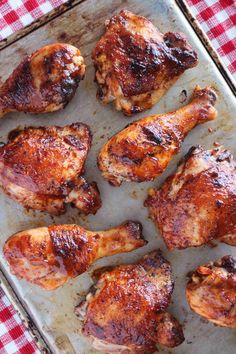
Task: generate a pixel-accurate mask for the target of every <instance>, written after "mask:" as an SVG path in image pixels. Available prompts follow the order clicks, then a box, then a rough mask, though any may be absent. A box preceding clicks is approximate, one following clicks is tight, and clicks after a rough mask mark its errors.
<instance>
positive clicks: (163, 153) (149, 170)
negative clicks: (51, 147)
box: [98, 86, 217, 186]
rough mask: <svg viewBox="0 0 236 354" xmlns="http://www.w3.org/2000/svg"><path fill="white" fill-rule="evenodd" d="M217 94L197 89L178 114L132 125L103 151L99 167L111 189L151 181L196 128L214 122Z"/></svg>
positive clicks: (173, 113) (156, 117) (157, 116)
mask: <svg viewBox="0 0 236 354" xmlns="http://www.w3.org/2000/svg"><path fill="white" fill-rule="evenodd" d="M215 101H216V94H215V92H214V90H213V89H211V88H209V87H207V88H205V89H200V88H199V87H198V86H197V87H196V88H195V90H194V93H193V96H192V100H191V101H190V103H189V104H188V105H186V106H184V107H182V108H179V109H178V110H177V111H175V112H171V113H165V114H158V115H155V116H151V117H145V118H143V119H140V120H137V121H135V122H133V123H131V124H129V125H128V126H127V127H126V128H125V129H123V130H122V131H120V132H119V133H117V134H116V135H114V136H113V137H112V138H111V139H110V140H109V141H108V142H107V143H106V144H105V145H104V146H103V147H102V149H101V151H100V153H99V156H98V167H99V169H100V170H101V172H102V175H103V177H104V178H106V179H107V180H108V181H109V182H110V183H111V184H112V185H114V186H119V185H120V184H121V183H122V182H123V181H126V182H129V181H133V182H144V181H152V180H154V178H155V177H157V176H158V175H160V174H161V173H162V172H163V171H164V170H165V169H166V167H167V165H168V163H169V161H170V160H171V158H172V156H173V155H174V154H177V153H178V151H179V149H180V146H181V143H182V141H183V140H184V138H185V136H186V135H187V134H188V132H189V131H190V130H191V129H193V128H194V127H195V126H196V125H198V124H201V123H204V122H207V121H210V120H212V119H215V117H216V115H217V111H216V109H215V108H214V104H215Z"/></svg>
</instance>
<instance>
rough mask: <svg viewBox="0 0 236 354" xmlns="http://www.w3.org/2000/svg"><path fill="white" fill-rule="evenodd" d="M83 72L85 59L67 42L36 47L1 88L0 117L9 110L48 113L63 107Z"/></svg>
mask: <svg viewBox="0 0 236 354" xmlns="http://www.w3.org/2000/svg"><path fill="white" fill-rule="evenodd" d="M84 73H85V65H84V59H83V57H82V56H81V54H80V51H79V49H77V48H75V47H73V46H72V45H70V44H64V43H55V44H50V45H47V46H45V47H43V48H41V49H38V50H36V51H35V52H34V53H32V54H31V55H28V56H27V57H26V58H25V59H23V61H22V62H21V63H20V64H19V66H18V67H17V68H16V69H15V70H14V71H13V73H12V74H11V75H10V77H9V78H8V79H7V80H6V82H5V83H4V84H3V86H2V87H1V88H0V117H2V116H4V114H6V113H7V112H11V111H20V112H29V113H47V112H52V111H57V110H58V109H61V108H63V107H65V105H66V104H67V103H68V102H69V101H70V100H71V98H72V97H73V96H74V93H75V91H76V89H77V87H78V84H79V82H80V80H82V79H83V77H84Z"/></svg>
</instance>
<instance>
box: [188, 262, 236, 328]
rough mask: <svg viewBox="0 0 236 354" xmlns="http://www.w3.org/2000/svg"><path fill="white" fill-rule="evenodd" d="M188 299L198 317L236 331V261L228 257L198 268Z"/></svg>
mask: <svg viewBox="0 0 236 354" xmlns="http://www.w3.org/2000/svg"><path fill="white" fill-rule="evenodd" d="M186 295H187V300H188V303H189V306H190V307H191V309H192V310H193V311H194V312H196V313H197V314H198V315H200V316H202V317H204V318H206V319H207V320H208V321H211V322H213V323H215V324H216V325H219V326H225V327H231V328H236V259H235V258H233V257H232V256H225V257H223V258H222V259H220V260H218V261H217V262H211V263H209V264H207V265H203V266H200V267H198V268H197V270H196V271H195V272H193V274H192V276H191V279H190V280H189V282H188V284H187V289H186Z"/></svg>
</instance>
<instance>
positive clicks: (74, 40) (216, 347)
mask: <svg viewBox="0 0 236 354" xmlns="http://www.w3.org/2000/svg"><path fill="white" fill-rule="evenodd" d="M122 8H126V9H128V10H131V11H133V12H135V13H137V14H140V15H143V16H146V17H147V18H149V19H150V20H151V21H152V22H153V23H154V24H155V25H156V26H157V27H158V29H159V30H160V31H161V32H167V31H181V32H184V33H186V34H187V36H188V39H189V41H190V43H191V44H192V46H193V47H194V48H195V49H196V50H197V51H198V54H199V65H198V66H197V67H196V68H194V69H191V70H188V71H186V72H185V74H184V75H183V76H182V77H181V78H180V79H179V80H178V82H177V83H176V84H175V85H174V86H173V87H172V88H171V89H170V90H169V91H168V93H167V94H166V95H165V96H164V97H163V98H162V99H161V101H160V102H159V103H158V104H157V105H155V106H154V107H153V108H152V109H151V110H149V111H147V112H144V113H140V114H137V115H135V116H134V117H132V118H125V117H124V116H123V114H122V113H121V112H117V111H115V110H114V108H113V107H112V106H111V105H110V106H102V105H101V104H100V103H99V102H97V101H96V98H95V95H96V85H95V84H94V82H93V78H94V69H93V66H92V63H91V58H90V54H91V50H92V48H93V47H94V45H95V43H96V41H97V40H98V39H99V38H100V36H101V35H102V33H103V32H104V21H105V19H107V18H109V17H110V16H112V15H113V14H114V13H117V12H118V11H120V10H121V9H122ZM56 41H60V42H68V43H71V44H74V45H76V46H78V47H79V48H80V50H81V52H82V54H83V56H84V57H85V61H86V64H87V70H86V76H85V80H84V81H83V82H81V84H80V87H79V89H78V91H77V93H76V96H75V97H74V99H73V100H72V102H71V103H70V104H69V105H68V106H67V107H66V108H65V109H64V110H63V111H59V112H55V113H51V114H45V115H38V116H35V115H34V116H33V115H26V114H24V113H12V114H8V115H7V116H6V117H5V118H4V119H2V120H1V122H0V125H1V128H0V136H1V137H0V140H1V141H6V138H7V134H8V132H9V131H10V130H12V129H14V128H16V127H23V126H28V125H31V126H39V125H52V124H57V125H65V124H71V123H72V122H76V121H81V122H85V123H87V124H89V125H90V127H91V130H92V132H93V146H92V149H91V151H90V153H89V155H88V159H87V163H86V177H87V179H88V180H89V181H92V180H96V181H97V183H98V186H99V189H100V192H101V197H102V201H103V206H102V208H101V209H100V210H99V211H98V213H97V214H96V215H95V216H86V217H85V216H83V215H79V213H78V211H77V210H76V209H72V208H68V209H67V213H66V214H65V215H63V216H60V217H51V216H49V215H46V214H43V213H40V212H33V211H30V212H26V211H25V210H24V209H23V208H22V207H21V206H20V205H18V204H16V203H15V202H14V201H12V200H10V199H8V198H7V197H6V196H4V195H3V194H1V195H0V208H1V214H0V243H1V244H0V247H1V251H0V252H1V265H2V270H3V272H4V274H5V275H6V276H7V278H8V280H9V281H10V283H11V284H12V286H13V288H14V289H15V290H16V293H17V294H18V296H19V297H20V299H21V302H22V303H23V305H24V306H25V308H26V309H27V311H28V312H29V314H30V315H31V317H32V319H33V320H34V322H35V324H36V325H37V327H38V328H39V329H40V331H41V334H42V335H43V337H44V339H45V340H46V342H47V343H48V344H49V346H50V348H51V350H52V352H53V353H68V354H72V353H78V354H92V353H96V351H95V350H93V349H91V346H90V345H89V343H88V341H87V339H85V338H84V337H82V336H81V335H80V329H81V323H80V322H79V320H78V319H77V317H76V316H75V315H74V312H73V311H74V307H75V306H76V305H77V304H78V303H79V302H80V301H81V300H82V299H83V296H84V295H85V294H86V292H87V290H88V289H89V287H90V285H91V284H92V281H91V278H90V274H91V272H92V271H93V270H94V269H96V268H98V267H100V266H104V265H115V264H119V263H128V262H134V261H135V260H137V259H138V258H139V257H141V256H142V255H144V254H146V253H147V252H149V251H150V250H153V249H155V248H161V249H162V250H163V254H164V256H165V257H166V258H167V259H168V260H169V261H170V262H171V263H172V266H173V273H174V276H175V291H174V293H173V296H172V303H171V305H170V311H171V312H172V313H173V314H174V315H175V316H176V317H177V318H178V319H179V321H180V322H181V323H183V325H184V332H185V338H186V340H185V342H184V343H183V344H182V345H181V346H179V347H177V348H175V349H173V350H170V349H168V350H166V349H163V348H161V352H163V353H179V354H185V353H186V354H187V353H188V354H190V353H194V354H213V353H221V352H222V353H224V354H232V353H234V352H235V345H236V336H235V331H234V330H231V329H225V328H219V327H216V326H214V325H212V324H210V323H207V322H206V321H205V320H203V319H202V318H200V317H199V316H197V315H195V314H194V313H193V312H191V311H190V310H189V308H188V305H187V303H186V299H185V284H186V274H187V273H188V272H189V271H191V270H193V269H194V268H196V267H197V266H198V265H199V264H201V263H206V262H208V261H209V260H212V259H217V258H219V257H222V256H223V255H226V254H230V253H231V254H233V255H236V250H235V248H233V247H230V246H226V245H223V244H219V246H218V247H214V248H209V247H200V248H196V249H187V250H183V251H174V252H168V251H167V249H166V247H165V245H164V243H163V241H162V239H161V238H160V236H159V234H158V233H157V231H156V230H155V227H154V225H153V223H152V222H151V220H149V219H148V211H147V209H146V208H144V207H143V201H144V200H145V198H146V196H147V189H148V187H150V186H159V185H160V184H161V183H162V182H163V181H164V179H165V178H166V177H167V176H168V175H169V174H170V173H171V172H173V171H174V170H175V168H176V164H177V162H178V161H179V159H180V158H181V157H182V156H183V155H184V154H185V153H186V152H187V151H188V149H189V148H190V147H191V146H192V145H196V144H202V145H203V146H204V147H206V148H211V147H212V146H213V143H214V141H218V142H219V143H221V144H224V146H225V147H226V148H230V150H231V151H232V153H233V154H234V156H236V146H235V133H236V119H235V116H234V111H235V107H236V102H235V98H234V96H233V95H232V92H231V90H230V89H229V87H228V86H227V84H226V83H225V81H224V80H223V78H222V77H221V75H220V73H219V71H218V70H217V68H216V66H215V64H214V63H213V62H212V60H211V58H210V56H209V55H208V53H207V52H206V50H205V49H204V47H203V46H202V44H201V42H200V41H199V39H198V38H197V36H196V35H195V33H194V31H193V30H192V28H191V26H190V25H189V23H188V22H187V20H186V18H185V17H184V16H183V14H182V13H181V11H180V10H179V8H178V7H177V5H176V4H175V2H174V1H172V0H166V1H164V0H163V1H160V0H159V1H157V0H148V1H145V2H144V1H139V0H128V1H125V0H116V1H109V0H105V1H104V0H103V1H99V2H98V1H96V0H86V1H84V2H83V3H81V4H79V5H78V6H76V7H75V8H73V9H72V10H70V11H68V12H66V13H65V14H63V15H62V16H60V17H58V18H56V19H54V20H52V21H51V22H49V23H47V24H46V25H44V26H43V27H41V28H39V29H37V30H35V31H34V32H32V33H31V34H29V35H27V36H26V37H24V38H22V39H20V40H19V41H17V42H16V43H14V44H12V45H11V46H10V47H8V48H5V49H4V50H3V51H1V52H0V75H1V80H2V81H3V80H4V79H6V78H7V76H8V75H9V74H10V73H11V71H12V70H13V69H14V67H15V66H16V65H17V63H18V62H19V61H20V60H21V59H22V58H23V57H24V55H25V54H26V53H30V52H32V51H33V50H35V49H37V48H39V47H41V46H44V45H46V44H49V43H53V42H56ZM196 84H199V85H200V86H202V87H203V86H206V85H209V84H210V85H212V86H213V87H215V88H216V90H217V91H218V92H219V98H218V102H217V109H218V112H219V116H218V118H217V120H216V121H214V122H210V123H207V124H204V125H201V126H199V127H197V128H195V129H194V130H193V131H192V132H191V133H190V134H189V136H188V137H187V138H186V140H185V142H184V143H183V146H182V149H181V151H180V153H179V154H178V155H177V156H176V157H174V158H173V159H172V161H171V163H170V165H169V167H168V169H167V170H166V171H165V173H164V174H163V175H162V176H161V177H159V178H157V179H156V180H155V181H154V182H152V183H142V184H135V183H126V184H123V185H122V186H121V187H119V188H114V187H111V186H109V185H108V183H107V182H106V181H105V180H103V178H102V176H101V174H100V172H99V171H98V169H97V167H96V157H97V154H98V152H99V150H100V148H101V146H102V145H103V144H104V143H105V142H106V141H107V139H108V138H109V137H110V136H111V135H113V134H114V133H116V132H118V131H119V130H121V129H122V128H123V127H124V126H126V125H127V123H128V122H131V121H132V120H136V119H138V118H141V117H143V116H144V115H147V114H148V115H149V114H156V113H161V112H167V111H172V110H173V109H176V108H178V107H180V106H181V105H183V104H186V102H185V103H183V104H181V103H180V100H181V98H180V95H181V91H182V90H183V89H185V90H187V94H188V97H189V96H190V95H191V92H192V90H193V88H194V86H195V85H196ZM210 127H211V128H212V129H213V132H212V133H211V134H210V133H209V132H208V128H210ZM128 219H130V220H139V221H140V222H141V223H142V224H143V227H144V230H143V233H144V236H145V238H146V239H147V240H148V241H149V244H148V245H147V246H146V247H143V248H142V249H139V250H137V251H135V252H132V253H130V254H122V255H117V256H113V257H110V258H106V259H103V260H99V261H97V262H96V263H95V264H94V265H93V266H92V267H91V268H90V270H89V272H87V273H86V274H83V275H81V276H80V277H77V278H76V279H73V280H71V281H70V282H68V283H67V284H66V285H64V286H63V287H62V288H59V289H57V290H55V291H53V292H46V291H44V290H43V289H40V288H38V287H37V286H34V285H31V284H29V283H27V282H25V281H23V280H22V281H18V280H17V279H16V278H15V277H14V276H12V275H11V274H10V273H9V269H8V267H7V264H6V263H5V260H4V259H3V255H2V245H3V243H4V242H5V240H6V239H7V238H8V237H9V236H10V235H12V234H13V233H15V232H17V231H20V230H23V229H28V228H32V227H38V226H43V225H49V224H51V223H80V224H81V225H82V226H84V227H86V228H88V229H93V230H99V229H105V228H109V227H112V226H115V225H118V224H120V223H122V222H123V221H125V220H128ZM226 344H227V345H226Z"/></svg>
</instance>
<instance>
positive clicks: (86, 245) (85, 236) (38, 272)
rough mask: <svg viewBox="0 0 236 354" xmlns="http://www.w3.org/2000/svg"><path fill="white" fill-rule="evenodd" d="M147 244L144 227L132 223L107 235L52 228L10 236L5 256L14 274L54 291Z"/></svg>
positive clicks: (76, 228) (74, 227)
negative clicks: (109, 258)
mask: <svg viewBox="0 0 236 354" xmlns="http://www.w3.org/2000/svg"><path fill="white" fill-rule="evenodd" d="M145 244H146V241H145V240H144V239H143V237H142V227H141V224H139V223H137V222H133V221H128V222H126V223H124V224H123V225H120V226H118V227H115V228H113V229H110V230H106V231H88V230H85V229H84V228H83V227H81V226H79V225H51V226H49V227H39V228H37V229H32V230H26V231H22V232H19V233H17V234H15V235H13V236H11V237H10V238H9V239H8V240H7V241H6V243H5V245H4V248H3V252H4V255H5V257H6V259H7V261H8V263H9V265H10V269H11V272H12V273H13V274H15V275H16V276H17V277H19V278H24V279H26V280H27V281H29V282H31V283H34V284H37V285H39V286H41V287H42V288H45V289H47V290H53V289H56V288H57V287H59V286H61V285H63V284H64V283H65V282H66V281H67V280H69V279H70V278H74V277H77V276H78V275H80V274H82V273H84V272H85V271H86V270H87V269H88V268H89V266H90V265H91V263H93V262H94V261H95V260H97V259H99V258H102V257H105V256H112V255H113V254H116V253H121V252H130V251H132V250H134V249H136V248H139V247H142V246H144V245H145Z"/></svg>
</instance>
